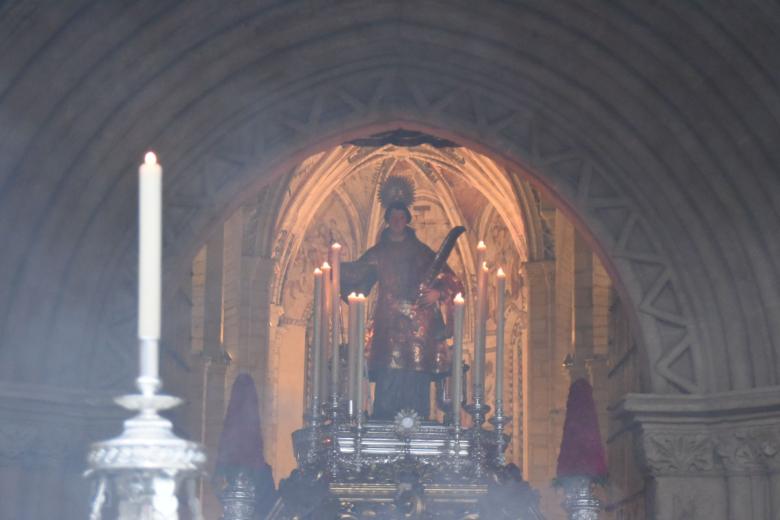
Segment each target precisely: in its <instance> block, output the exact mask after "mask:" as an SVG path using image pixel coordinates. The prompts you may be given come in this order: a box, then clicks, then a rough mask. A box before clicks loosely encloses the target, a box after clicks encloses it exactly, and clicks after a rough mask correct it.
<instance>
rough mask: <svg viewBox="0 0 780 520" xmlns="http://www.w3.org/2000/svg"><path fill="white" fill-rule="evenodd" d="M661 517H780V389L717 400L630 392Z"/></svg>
mask: <svg viewBox="0 0 780 520" xmlns="http://www.w3.org/2000/svg"><path fill="white" fill-rule="evenodd" d="M616 414H617V415H618V416H619V417H620V418H621V419H622V420H623V421H624V424H625V425H626V427H627V428H632V429H633V431H634V435H635V440H636V446H637V447H638V448H639V450H638V453H639V456H640V459H641V460H640V462H641V464H642V465H643V467H644V468H645V471H646V474H647V477H648V479H649V480H648V483H649V484H650V486H651V491H650V497H649V498H650V503H651V507H652V509H651V510H650V511H649V512H648V516H650V517H654V518H658V519H662V520H665V519H670V520H678V519H680V520H681V519H686V520H688V519H690V520H700V519H701V520H737V519H739V520H766V519H770V518H771V519H776V518H780V500H779V499H778V498H777V497H778V496H779V492H780V478H778V473H777V471H778V469H780V388H778V387H768V388H760V389H753V390H749V391H740V392H729V393H723V394H713V395H704V396H702V395H697V396H693V395H682V396H669V395H647V394H642V395H640V394H628V396H626V398H625V399H624V400H623V402H622V403H621V406H620V407H619V409H618V410H617V411H616Z"/></svg>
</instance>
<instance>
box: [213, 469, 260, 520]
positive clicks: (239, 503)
mask: <svg viewBox="0 0 780 520" xmlns="http://www.w3.org/2000/svg"><path fill="white" fill-rule="evenodd" d="M255 496H256V489H255V482H254V480H253V479H252V477H251V476H250V475H248V474H246V473H245V472H243V471H241V472H239V473H237V474H236V475H233V476H231V477H229V478H227V479H226V482H225V487H224V489H223V490H222V491H221V492H220V494H219V500H220V502H222V519H221V520H254V518H255Z"/></svg>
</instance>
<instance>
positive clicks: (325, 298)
mask: <svg viewBox="0 0 780 520" xmlns="http://www.w3.org/2000/svg"><path fill="white" fill-rule="evenodd" d="M320 269H321V270H322V323H320V326H321V327H322V353H323V354H322V355H323V357H324V359H326V360H327V356H328V354H327V352H328V350H329V345H330V323H329V321H330V320H329V318H330V314H329V313H328V308H329V302H330V264H329V263H328V262H323V263H322V265H321V266H320ZM331 366H332V365H331ZM327 367H328V363H327V361H325V362H323V363H322V372H323V378H322V386H323V396H327V395H328V391H327V388H328V384H329V383H331V384H332V380H333V379H332V378H331V379H330V380H328V378H327V377H324V375H325V374H326V373H327V370H328V368H327ZM332 392H333V390H332V389H331V393H332Z"/></svg>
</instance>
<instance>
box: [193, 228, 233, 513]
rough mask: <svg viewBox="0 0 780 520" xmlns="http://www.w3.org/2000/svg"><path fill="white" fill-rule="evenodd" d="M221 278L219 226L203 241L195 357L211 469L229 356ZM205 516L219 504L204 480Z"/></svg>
mask: <svg viewBox="0 0 780 520" xmlns="http://www.w3.org/2000/svg"><path fill="white" fill-rule="evenodd" d="M223 280H224V234H223V229H222V228H220V229H219V230H218V231H217V232H216V233H215V235H214V236H213V237H212V238H211V239H210V240H209V241H208V242H207V243H206V275H205V289H204V312H203V350H202V352H201V353H200V354H199V355H198V356H197V358H196V359H197V361H198V363H197V366H199V367H200V381H201V382H200V388H199V389H200V392H201V393H200V410H199V411H200V413H201V416H200V421H199V425H200V431H199V432H196V433H197V435H198V436H199V438H200V442H201V443H202V444H203V446H204V447H205V449H206V453H207V456H208V469H209V471H210V472H213V470H214V462H215V459H216V455H217V446H218V443H219V435H220V433H221V431H222V422H223V419H224V416H225V408H226V404H227V403H226V397H225V395H226V394H225V384H226V383H225V378H226V374H227V368H228V362H229V357H228V356H227V354H226V353H225V351H224V348H223V346H222V313H223V309H222V295H223ZM201 499H202V503H203V513H204V515H205V518H218V516H219V514H220V512H221V505H220V503H219V501H218V500H217V498H216V496H215V495H214V493H213V490H212V489H211V487H210V485H209V484H208V483H207V482H204V483H202V485H201Z"/></svg>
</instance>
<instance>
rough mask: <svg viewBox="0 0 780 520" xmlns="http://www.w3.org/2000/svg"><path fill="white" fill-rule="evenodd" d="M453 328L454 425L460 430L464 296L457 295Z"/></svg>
mask: <svg viewBox="0 0 780 520" xmlns="http://www.w3.org/2000/svg"><path fill="white" fill-rule="evenodd" d="M454 303H455V309H454V313H453V321H454V323H453V326H454V333H455V351H454V352H453V353H452V425H453V426H454V427H455V428H456V429H457V428H460V402H461V399H462V398H463V311H464V309H465V306H466V302H465V301H464V300H463V295H462V294H461V293H458V294H456V295H455V300H454Z"/></svg>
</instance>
